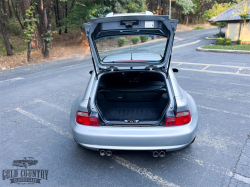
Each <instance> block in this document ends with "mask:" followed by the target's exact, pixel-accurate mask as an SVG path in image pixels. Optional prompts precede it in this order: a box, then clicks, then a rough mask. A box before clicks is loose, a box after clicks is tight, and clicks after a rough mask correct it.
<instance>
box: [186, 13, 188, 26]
mask: <svg viewBox="0 0 250 187" xmlns="http://www.w3.org/2000/svg"><path fill="white" fill-rule="evenodd" d="M186 25H188V15H187V20H186Z"/></svg>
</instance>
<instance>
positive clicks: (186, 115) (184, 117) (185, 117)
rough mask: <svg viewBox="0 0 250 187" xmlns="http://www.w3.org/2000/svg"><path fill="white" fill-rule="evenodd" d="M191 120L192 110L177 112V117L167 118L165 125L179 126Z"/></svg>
mask: <svg viewBox="0 0 250 187" xmlns="http://www.w3.org/2000/svg"><path fill="white" fill-rule="evenodd" d="M190 121H191V115H190V112H189V111H188V110H187V111H184V112H177V113H176V115H175V117H169V118H167V119H166V123H165V126H178V125H186V124H188V123H189V122H190Z"/></svg>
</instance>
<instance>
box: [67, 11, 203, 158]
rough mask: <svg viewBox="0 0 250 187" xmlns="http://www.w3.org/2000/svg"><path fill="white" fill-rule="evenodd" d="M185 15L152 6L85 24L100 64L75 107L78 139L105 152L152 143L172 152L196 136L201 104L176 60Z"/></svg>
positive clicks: (158, 150) (159, 152)
mask: <svg viewBox="0 0 250 187" xmlns="http://www.w3.org/2000/svg"><path fill="white" fill-rule="evenodd" d="M177 22H178V21H177V20H172V19H169V17H168V16H162V15H153V14H152V13H151V12H145V13H138V14H135V13H133V14H113V13H110V14H108V15H107V16H106V17H104V18H98V19H91V22H90V23H85V24H84V28H85V31H86V36H87V38H88V42H89V46H90V50H91V55H92V61H93V66H94V70H93V71H91V72H90V73H91V77H90V80H89V83H88V86H87V89H86V91H85V93H83V94H82V95H80V96H79V97H78V98H77V99H76V100H75V102H74V103H73V106H72V109H71V115H70V122H71V127H72V130H73V136H74V139H75V141H76V142H77V143H78V144H80V145H81V146H83V147H85V148H88V149H92V150H96V151H100V154H101V155H102V156H104V155H107V156H111V155H112V151H114V150H148V151H152V152H153V156H154V157H158V156H161V157H164V156H165V152H166V151H173V150H178V149H182V148H184V147H186V146H188V145H190V144H191V143H193V142H194V140H195V135H196V130H197V124H198V113H197V107H196V104H195V102H194V100H193V98H192V97H191V96H190V95H189V94H188V93H187V92H186V91H184V90H183V89H182V88H181V87H180V86H179V85H178V82H177V81H176V78H175V75H174V73H175V72H178V69H172V68H171V66H170V62H171V53H172V47H173V41H174V35H175V31H176V27H177Z"/></svg>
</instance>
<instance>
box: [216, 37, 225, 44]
mask: <svg viewBox="0 0 250 187" xmlns="http://www.w3.org/2000/svg"><path fill="white" fill-rule="evenodd" d="M223 44H224V39H223V38H218V39H217V40H216V45H223Z"/></svg>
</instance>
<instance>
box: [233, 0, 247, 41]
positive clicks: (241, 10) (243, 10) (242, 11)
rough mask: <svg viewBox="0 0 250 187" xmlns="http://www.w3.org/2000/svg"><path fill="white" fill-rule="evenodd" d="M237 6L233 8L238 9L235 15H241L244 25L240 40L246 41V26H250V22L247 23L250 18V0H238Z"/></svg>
mask: <svg viewBox="0 0 250 187" xmlns="http://www.w3.org/2000/svg"><path fill="white" fill-rule="evenodd" d="M236 1H237V3H238V4H237V6H234V7H233V8H234V9H236V11H237V13H235V14H234V15H233V16H240V17H241V19H242V20H243V25H242V29H241V33H240V40H241V42H244V38H245V35H246V32H245V30H246V27H247V26H248V24H249V22H248V23H247V19H248V18H250V0H245V1H242V0H236Z"/></svg>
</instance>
